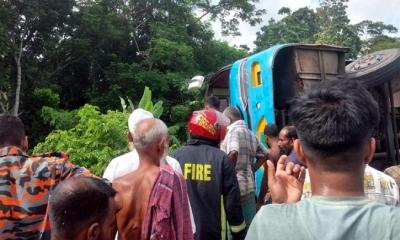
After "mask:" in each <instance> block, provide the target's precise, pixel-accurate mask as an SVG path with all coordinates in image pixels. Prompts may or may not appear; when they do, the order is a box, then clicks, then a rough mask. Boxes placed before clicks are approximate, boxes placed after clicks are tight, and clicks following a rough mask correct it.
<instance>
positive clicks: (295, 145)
mask: <svg viewBox="0 0 400 240" xmlns="http://www.w3.org/2000/svg"><path fill="white" fill-rule="evenodd" d="M293 149H294V152H295V153H296V155H297V159H298V160H299V161H300V162H301V163H302V164H303V165H304V166H307V161H306V157H305V155H304V151H303V147H302V146H301V144H300V140H299V139H295V140H294V141H293Z"/></svg>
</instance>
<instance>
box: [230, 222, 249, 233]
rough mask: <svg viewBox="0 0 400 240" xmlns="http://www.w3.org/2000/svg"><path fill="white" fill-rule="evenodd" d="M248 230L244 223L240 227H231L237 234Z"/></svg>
mask: <svg viewBox="0 0 400 240" xmlns="http://www.w3.org/2000/svg"><path fill="white" fill-rule="evenodd" d="M245 228H246V222H245V221H243V222H242V223H241V224H240V225H231V231H232V232H233V233H237V232H240V231H243V230H244V229H245Z"/></svg>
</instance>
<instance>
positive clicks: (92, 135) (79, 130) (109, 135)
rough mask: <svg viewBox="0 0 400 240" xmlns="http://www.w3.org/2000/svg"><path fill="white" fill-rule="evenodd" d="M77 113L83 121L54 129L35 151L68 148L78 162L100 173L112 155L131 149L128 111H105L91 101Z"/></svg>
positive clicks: (66, 149)
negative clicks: (100, 110)
mask: <svg viewBox="0 0 400 240" xmlns="http://www.w3.org/2000/svg"><path fill="white" fill-rule="evenodd" d="M76 114H77V117H78V118H79V121H78V123H77V124H76V125H75V126H74V127H73V128H70V129H68V130H62V129H58V130H54V131H52V132H51V133H50V135H49V136H47V137H46V140H45V141H44V142H43V143H39V144H38V145H37V146H36V147H35V149H34V152H35V153H37V152H48V151H65V152H67V153H69V154H70V158H71V161H72V162H73V163H74V164H76V165H79V166H84V167H87V168H89V169H90V170H91V171H92V172H93V173H94V174H96V175H98V176H100V175H101V174H102V173H103V171H104V169H105V167H106V166H107V164H108V162H109V161H110V160H111V159H112V158H114V157H115V156H118V155H120V154H122V153H124V152H127V151H128V147H127V146H128V144H127V138H126V133H127V124H126V123H127V121H128V114H127V113H123V112H118V111H107V113H106V114H101V113H100V112H99V110H98V108H97V107H95V106H92V105H88V104H86V105H85V106H84V107H82V108H80V109H79V110H78V111H77V113H76Z"/></svg>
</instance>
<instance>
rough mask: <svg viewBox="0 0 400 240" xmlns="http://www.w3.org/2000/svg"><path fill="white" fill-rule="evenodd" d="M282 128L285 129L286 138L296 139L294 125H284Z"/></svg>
mask: <svg viewBox="0 0 400 240" xmlns="http://www.w3.org/2000/svg"><path fill="white" fill-rule="evenodd" d="M282 130H285V131H286V132H287V135H286V136H287V138H289V139H297V130H296V127H295V126H285V127H283V128H282ZM282 130H281V131H282Z"/></svg>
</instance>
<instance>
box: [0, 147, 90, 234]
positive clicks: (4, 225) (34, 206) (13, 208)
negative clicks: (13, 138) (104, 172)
mask: <svg viewBox="0 0 400 240" xmlns="http://www.w3.org/2000/svg"><path fill="white" fill-rule="evenodd" d="M74 175H85V176H91V174H90V172H89V171H88V170H86V169H85V168H79V167H75V166H74V165H73V164H71V163H70V162H69V161H68V155H67V154H65V153H62V152H60V153H47V154H37V155H35V156H32V157H29V156H28V155H27V154H26V153H25V152H24V151H22V150H21V149H20V148H18V147H15V146H9V147H4V148H0V239H50V228H49V222H48V216H47V202H48V198H49V192H50V191H51V190H52V189H53V188H55V186H57V184H58V183H59V182H60V181H62V180H63V179H66V178H68V177H71V176H74Z"/></svg>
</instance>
